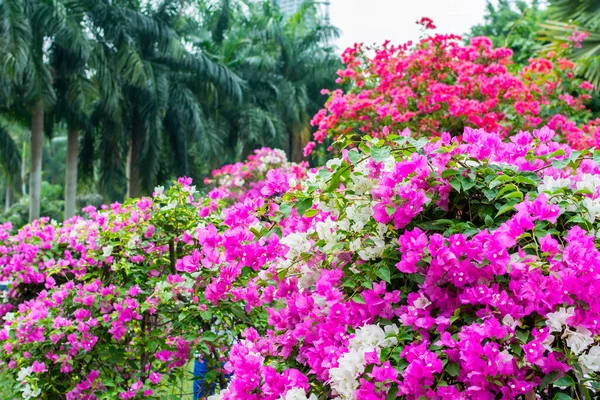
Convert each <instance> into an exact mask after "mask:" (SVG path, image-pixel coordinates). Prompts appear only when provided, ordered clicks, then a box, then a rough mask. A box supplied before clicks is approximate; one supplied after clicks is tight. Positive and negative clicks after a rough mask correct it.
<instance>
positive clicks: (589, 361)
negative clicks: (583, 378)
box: [579, 346, 600, 373]
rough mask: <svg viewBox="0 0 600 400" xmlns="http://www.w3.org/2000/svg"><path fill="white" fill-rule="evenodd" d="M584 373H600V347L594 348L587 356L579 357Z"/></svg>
mask: <svg viewBox="0 0 600 400" xmlns="http://www.w3.org/2000/svg"><path fill="white" fill-rule="evenodd" d="M579 364H580V365H581V367H582V369H583V372H584V373H591V372H600V346H594V347H592V348H591V349H590V350H589V351H588V352H587V354H583V355H581V356H579Z"/></svg>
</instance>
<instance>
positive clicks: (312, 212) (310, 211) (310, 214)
mask: <svg viewBox="0 0 600 400" xmlns="http://www.w3.org/2000/svg"><path fill="white" fill-rule="evenodd" d="M318 213H319V210H316V209H314V208H311V209H308V210H307V211H306V212H305V213H304V216H305V217H314V216H315V215H317V214H318Z"/></svg>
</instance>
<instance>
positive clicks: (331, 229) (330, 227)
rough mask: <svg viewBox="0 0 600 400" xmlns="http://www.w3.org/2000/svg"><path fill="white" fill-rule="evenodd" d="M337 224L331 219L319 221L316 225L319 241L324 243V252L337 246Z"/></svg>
mask: <svg viewBox="0 0 600 400" xmlns="http://www.w3.org/2000/svg"><path fill="white" fill-rule="evenodd" d="M336 227H337V224H336V223H335V221H332V220H331V218H327V219H325V221H319V222H317V224H316V231H317V235H318V236H319V239H321V240H324V241H325V243H326V244H325V246H324V248H323V250H324V251H328V250H330V249H331V248H332V247H333V246H335V245H336V244H337V237H336V236H337V229H336Z"/></svg>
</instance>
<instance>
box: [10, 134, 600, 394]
mask: <svg viewBox="0 0 600 400" xmlns="http://www.w3.org/2000/svg"><path fill="white" fill-rule="evenodd" d="M553 135H554V133H553V132H552V131H551V130H549V129H547V128H543V129H541V130H536V131H534V132H533V133H532V134H530V133H527V132H521V133H519V134H517V135H515V136H513V137H511V138H510V141H508V142H503V141H502V139H501V137H500V136H499V135H498V134H488V133H485V132H483V131H481V130H473V129H470V128H467V129H466V130H465V132H464V133H463V135H462V138H461V139H459V138H452V137H451V136H450V135H449V134H443V135H441V136H440V137H439V138H433V139H427V138H421V139H419V140H416V139H413V138H412V137H411V135H410V133H409V132H408V131H406V132H404V133H403V134H402V135H396V136H394V135H389V136H388V137H387V140H386V141H384V140H382V139H377V138H371V137H368V136H365V137H364V142H363V143H362V144H361V145H359V146H358V148H356V149H351V150H344V151H343V152H342V155H341V158H337V159H334V160H331V161H329V162H328V164H327V166H326V167H324V168H321V169H318V170H312V171H309V172H308V174H307V179H305V180H304V181H302V182H300V183H299V185H300V186H294V185H292V186H291V187H290V185H289V181H292V183H294V184H298V182H297V181H295V177H293V179H289V180H288V182H287V183H286V182H285V180H280V179H279V175H277V174H270V173H267V174H266V179H267V181H269V182H268V183H267V184H265V185H264V186H263V187H273V188H275V189H273V191H271V190H268V191H261V193H263V197H260V198H246V199H245V200H244V201H243V202H240V203H235V204H233V205H228V203H227V202H223V201H222V200H221V199H220V197H222V196H221V192H220V191H219V190H218V189H217V190H215V191H213V192H212V193H211V194H209V196H207V197H205V198H197V197H196V196H195V194H194V189H193V187H192V186H190V182H189V181H188V180H186V179H181V180H180V181H179V183H178V184H176V185H175V186H173V187H172V188H171V189H170V191H169V192H168V193H164V192H163V191H161V190H157V191H156V193H155V194H154V196H153V198H145V199H141V200H135V201H129V202H127V203H126V204H124V205H116V204H115V205H113V206H112V207H111V209H110V210H102V211H96V210H88V211H89V212H90V217H89V219H87V220H84V219H77V218H76V219H74V220H71V221H69V222H67V223H66V225H65V226H62V227H58V226H54V225H52V224H47V222H44V221H40V222H38V223H37V224H34V225H32V226H29V227H26V228H24V229H23V230H21V231H20V232H19V233H18V234H17V236H20V237H29V238H30V241H31V242H33V243H37V244H38V245H40V246H39V247H38V248H36V249H35V250H29V251H30V252H34V253H35V254H36V255H35V256H33V257H30V258H28V259H22V258H21V255H20V254H26V253H27V252H26V250H27V249H28V247H24V248H22V249H21V250H20V251H19V252H17V249H19V248H18V247H12V248H13V249H14V250H10V248H9V247H5V248H4V251H3V254H5V258H4V259H3V265H4V269H5V271H6V273H7V274H10V275H11V276H13V277H14V279H16V280H17V282H19V284H18V285H17V287H16V289H15V290H17V289H19V287H21V286H26V285H28V284H30V283H31V282H33V283H34V284H38V285H43V286H44V289H43V290H41V291H40V292H39V294H37V296H34V297H33V299H31V300H26V301H24V302H23V303H21V304H20V305H18V308H17V309H16V310H15V311H14V312H12V313H9V314H7V315H5V321H6V322H5V328H4V330H2V331H1V332H0V341H2V350H0V354H1V357H2V358H3V359H4V360H5V362H6V368H7V372H8V373H9V374H11V375H12V376H13V377H14V379H15V385H16V386H18V388H19V389H20V390H21V393H22V395H23V397H24V398H33V397H41V398H53V396H57V395H65V396H67V398H72V399H76V398H90V399H93V398H115V397H117V396H118V397H119V398H125V399H126V398H141V397H144V396H145V397H160V395H159V394H160V393H161V390H164V389H165V388H166V387H168V386H169V385H173V382H174V381H175V379H176V377H177V376H178V374H180V373H181V371H182V367H183V366H184V365H185V364H186V363H187V360H188V359H189V358H190V357H191V356H192V355H193V354H194V352H198V353H200V354H203V357H206V359H207V360H209V361H208V362H211V363H212V365H213V368H214V373H213V376H211V377H209V380H211V379H212V380H216V381H219V380H220V378H221V377H223V376H224V375H225V374H226V373H229V372H233V377H232V378H231V381H230V383H229V385H228V386H227V388H225V389H224V390H223V391H222V392H221V393H220V394H219V396H221V397H222V398H224V399H257V400H258V399H280V398H284V399H307V398H311V399H315V398H317V399H319V398H341V399H353V398H359V399H386V398H395V397H396V396H400V397H403V398H406V399H418V398H420V397H426V398H439V399H444V398H446V399H459V398H465V399H467V398H476V399H493V398H496V397H498V396H501V397H502V398H517V397H518V396H521V395H523V394H531V393H538V394H540V395H542V396H546V397H553V396H554V397H555V398H567V397H565V396H571V395H572V396H575V394H576V393H577V394H579V393H582V394H583V395H586V396H591V393H593V392H594V391H595V390H597V389H599V388H598V384H597V377H598V373H599V372H600V341H599V334H600V326H599V325H598V321H600V303H599V301H600V300H599V298H598V296H597V293H598V290H600V286H599V285H600V279H598V277H599V273H600V253H599V252H598V250H597V249H596V246H595V242H596V234H597V230H598V227H599V225H598V217H599V216H600V198H599V197H598V187H599V185H600V169H599V168H598V164H597V161H599V160H600V154H598V153H592V152H590V151H583V152H577V151H574V150H572V149H571V148H570V147H568V146H567V145H563V144H558V143H556V142H553V141H552V137H553ZM56 232H60V234H59V235H58V234H57V233H56ZM70 232H75V233H70ZM51 233H52V235H55V236H52V235H51ZM2 237H3V240H4V241H5V246H6V245H8V246H17V245H16V239H15V238H14V237H12V236H9V235H8V234H7V233H6V232H5V233H4V234H3V235H2ZM34 238H35V239H34ZM49 238H53V239H50V241H49V242H48V240H49ZM44 240H46V242H44ZM26 246H30V245H26ZM51 249H54V250H51ZM47 251H54V253H47ZM49 254H53V258H54V260H53V261H52V260H50V259H47V258H45V257H48V255H49ZM41 260H43V261H44V262H40V261H41ZM37 274H39V275H37ZM42 276H43V279H42ZM28 277H38V280H37V281H35V280H31V281H28V280H27V279H29V278H28ZM32 279H33V278H32ZM225 332H227V333H225ZM234 339H238V340H234ZM225 354H227V357H226V358H224V355H225ZM225 359H226V360H227V363H226V364H225V371H221V370H220V369H219V367H218V366H219V363H220V362H221V361H223V360H225Z"/></svg>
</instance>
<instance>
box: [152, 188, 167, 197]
mask: <svg viewBox="0 0 600 400" xmlns="http://www.w3.org/2000/svg"><path fill="white" fill-rule="evenodd" d="M154 197H156V198H157V199H162V198H164V197H165V187H164V186H157V187H155V188H154Z"/></svg>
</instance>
